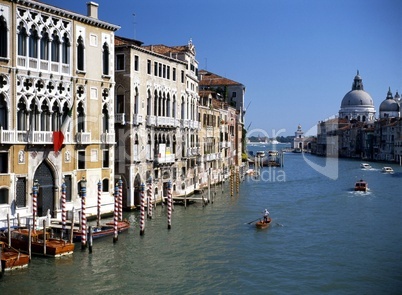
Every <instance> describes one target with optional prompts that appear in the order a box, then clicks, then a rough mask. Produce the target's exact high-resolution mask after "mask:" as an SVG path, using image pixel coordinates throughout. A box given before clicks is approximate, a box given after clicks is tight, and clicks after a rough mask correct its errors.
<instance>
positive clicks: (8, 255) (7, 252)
mask: <svg viewBox="0 0 402 295" xmlns="http://www.w3.org/2000/svg"><path fill="white" fill-rule="evenodd" d="M0 247H1V248H2V250H1V266H2V269H3V270H5V271H9V270H14V269H19V268H24V267H28V264H29V255H27V254H23V253H20V252H18V251H17V250H16V249H14V248H11V247H8V246H7V245H6V243H4V242H0Z"/></svg>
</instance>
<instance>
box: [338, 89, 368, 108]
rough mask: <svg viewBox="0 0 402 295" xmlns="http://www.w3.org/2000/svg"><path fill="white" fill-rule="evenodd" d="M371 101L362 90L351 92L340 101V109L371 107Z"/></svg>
mask: <svg viewBox="0 0 402 295" xmlns="http://www.w3.org/2000/svg"><path fill="white" fill-rule="evenodd" d="M373 106H374V104H373V99H372V98H371V96H370V94H368V93H367V92H366V91H364V90H351V91H349V92H348V93H346V95H345V96H344V97H343V99H342V103H341V108H348V107H364V108H366V107H373Z"/></svg>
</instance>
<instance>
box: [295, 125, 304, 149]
mask: <svg viewBox="0 0 402 295" xmlns="http://www.w3.org/2000/svg"><path fill="white" fill-rule="evenodd" d="M303 142H304V132H303V130H302V127H301V125H299V126H297V131H296V132H295V138H294V139H293V148H294V149H299V150H303Z"/></svg>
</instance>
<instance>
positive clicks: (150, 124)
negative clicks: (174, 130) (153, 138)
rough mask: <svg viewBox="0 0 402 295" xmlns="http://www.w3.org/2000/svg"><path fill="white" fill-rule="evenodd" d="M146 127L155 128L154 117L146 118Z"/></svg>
mask: <svg viewBox="0 0 402 295" xmlns="http://www.w3.org/2000/svg"><path fill="white" fill-rule="evenodd" d="M146 124H147V126H155V124H156V117H155V116H151V115H148V116H147V123H146Z"/></svg>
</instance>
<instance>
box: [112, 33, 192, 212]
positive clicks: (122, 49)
mask: <svg viewBox="0 0 402 295" xmlns="http://www.w3.org/2000/svg"><path fill="white" fill-rule="evenodd" d="M115 46H116V47H115V51H116V71H115V73H116V90H115V91H116V103H115V109H116V112H115V113H116V114H115V116H116V120H115V130H116V136H117V138H116V140H117V147H116V162H115V167H116V175H119V176H121V177H122V179H123V183H124V192H125V194H124V195H125V196H124V200H123V203H124V207H126V208H133V207H135V206H136V205H138V204H139V201H140V189H141V184H144V185H147V189H150V188H149V186H151V189H152V192H153V193H152V196H153V200H154V201H160V200H161V199H162V198H164V197H166V196H167V186H168V184H169V183H171V185H172V194H173V195H174V196H176V195H184V194H187V193H191V192H193V191H194V188H195V187H196V186H197V183H198V181H197V179H196V175H197V168H196V167H197V161H198V158H199V157H200V142H199V141H200V138H199V130H200V122H199V114H198V77H197V74H198V62H197V60H196V56H195V55H196V52H195V47H194V45H193V43H192V42H191V40H190V41H189V42H188V44H187V45H183V46H165V45H150V46H143V44H142V42H140V41H137V40H132V39H128V38H123V37H116V39H115Z"/></svg>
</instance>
